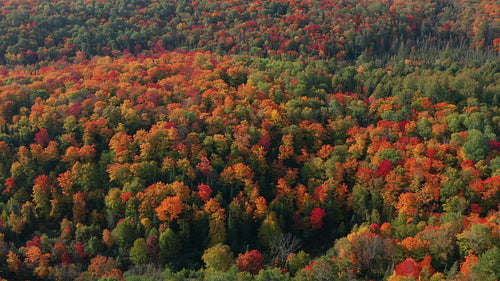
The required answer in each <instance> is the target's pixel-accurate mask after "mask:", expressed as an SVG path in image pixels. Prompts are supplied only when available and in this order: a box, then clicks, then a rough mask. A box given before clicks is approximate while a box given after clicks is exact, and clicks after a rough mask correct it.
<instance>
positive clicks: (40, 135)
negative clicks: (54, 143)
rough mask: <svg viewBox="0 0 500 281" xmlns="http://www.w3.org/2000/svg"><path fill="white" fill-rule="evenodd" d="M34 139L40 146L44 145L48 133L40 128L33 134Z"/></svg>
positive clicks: (47, 140) (47, 139)
mask: <svg viewBox="0 0 500 281" xmlns="http://www.w3.org/2000/svg"><path fill="white" fill-rule="evenodd" d="M35 141H36V143H37V144H39V145H41V146H42V147H46V146H47V145H48V144H49V142H50V138H49V134H48V133H47V130H46V129H41V130H40V132H38V133H36V134H35Z"/></svg>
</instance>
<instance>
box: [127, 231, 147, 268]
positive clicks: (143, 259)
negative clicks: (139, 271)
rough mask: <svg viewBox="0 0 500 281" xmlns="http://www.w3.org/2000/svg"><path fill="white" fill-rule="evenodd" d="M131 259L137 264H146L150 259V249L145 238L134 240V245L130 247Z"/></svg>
mask: <svg viewBox="0 0 500 281" xmlns="http://www.w3.org/2000/svg"><path fill="white" fill-rule="evenodd" d="M130 260H132V262H133V263H134V264H135V265H140V264H145V263H148V262H149V261H150V253H149V249H148V247H147V245H146V240H145V239H144V238H138V239H136V240H135V241H134V246H133V247H132V248H130Z"/></svg>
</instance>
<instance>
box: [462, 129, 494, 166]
mask: <svg viewBox="0 0 500 281" xmlns="http://www.w3.org/2000/svg"><path fill="white" fill-rule="evenodd" d="M488 141H489V140H488V138H487V137H486V136H485V135H484V134H483V133H482V132H481V131H479V130H476V129H472V130H469V131H467V141H466V142H465V144H464V148H463V149H464V152H465V154H466V155H467V158H469V159H470V160H472V161H474V162H477V161H479V160H481V159H483V158H484V157H485V156H486V154H488V151H489V149H490V147H489V145H488Z"/></svg>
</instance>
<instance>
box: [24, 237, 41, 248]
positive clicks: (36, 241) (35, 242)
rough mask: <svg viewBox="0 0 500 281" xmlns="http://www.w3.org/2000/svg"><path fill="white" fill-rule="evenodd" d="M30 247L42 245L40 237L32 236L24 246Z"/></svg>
mask: <svg viewBox="0 0 500 281" xmlns="http://www.w3.org/2000/svg"><path fill="white" fill-rule="evenodd" d="M30 247H38V248H41V247H42V240H41V239H40V237H38V236H35V237H33V240H31V241H28V242H26V248H30Z"/></svg>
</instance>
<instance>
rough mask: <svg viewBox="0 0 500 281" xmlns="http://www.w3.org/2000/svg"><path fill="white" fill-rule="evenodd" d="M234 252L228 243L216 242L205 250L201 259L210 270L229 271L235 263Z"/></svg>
mask: <svg viewBox="0 0 500 281" xmlns="http://www.w3.org/2000/svg"><path fill="white" fill-rule="evenodd" d="M232 256H233V254H232V253H231V249H230V248H229V246H227V245H222V244H221V243H218V244H216V245H215V246H213V247H210V248H208V249H206V250H205V252H204V253H203V256H201V259H202V260H203V262H204V263H205V267H206V268H207V270H208V271H224V272H225V271H227V270H228V269H229V268H230V267H231V265H233V264H234V260H233V257H232Z"/></svg>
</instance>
